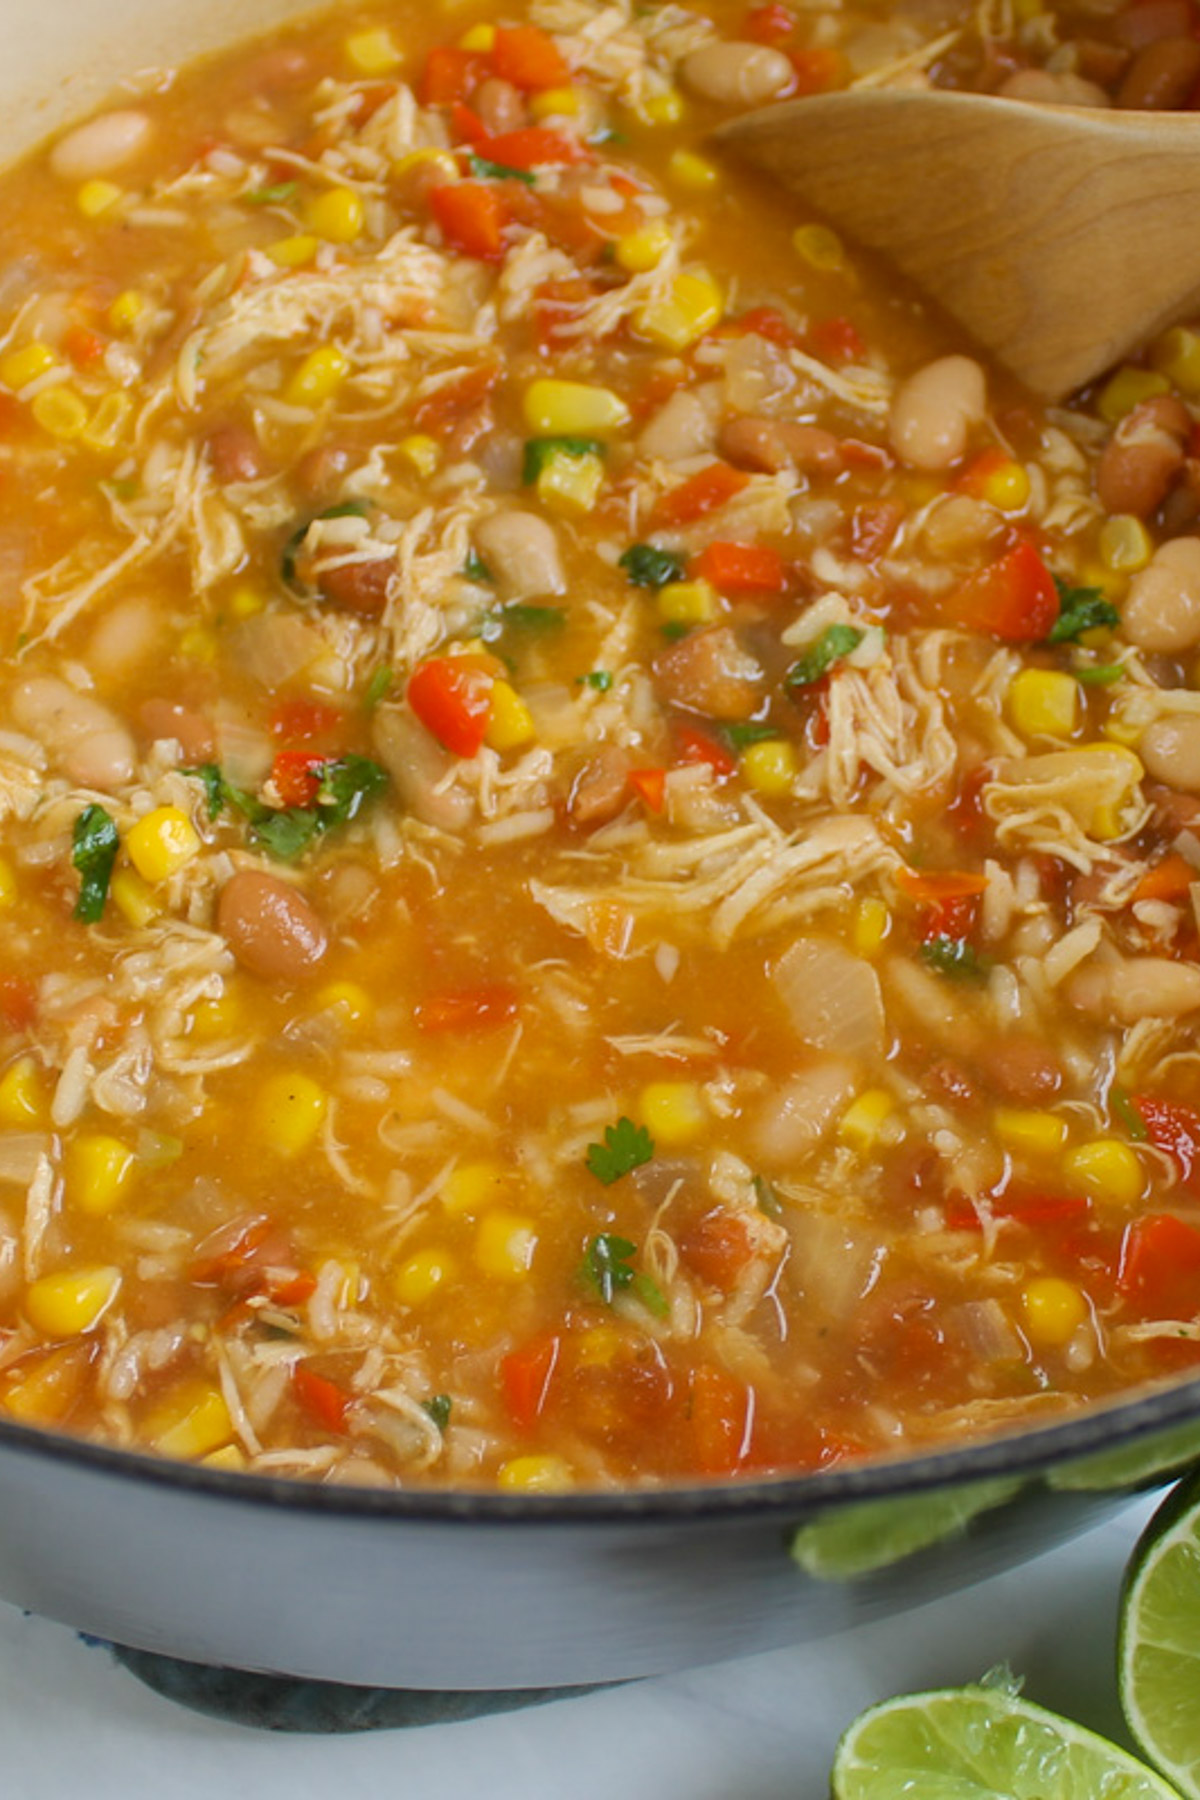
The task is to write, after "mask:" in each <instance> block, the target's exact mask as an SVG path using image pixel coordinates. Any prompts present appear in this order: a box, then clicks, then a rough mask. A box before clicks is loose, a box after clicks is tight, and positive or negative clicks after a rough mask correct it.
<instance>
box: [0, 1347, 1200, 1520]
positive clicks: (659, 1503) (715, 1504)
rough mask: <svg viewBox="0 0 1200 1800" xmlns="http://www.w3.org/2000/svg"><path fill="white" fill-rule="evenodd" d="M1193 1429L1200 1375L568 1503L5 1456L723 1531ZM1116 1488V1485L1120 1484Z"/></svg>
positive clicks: (12, 1426) (393, 1516)
mask: <svg viewBox="0 0 1200 1800" xmlns="http://www.w3.org/2000/svg"><path fill="white" fill-rule="evenodd" d="M1189 1420H1195V1422H1196V1424H1197V1427H1198V1428H1200V1376H1196V1377H1192V1378H1191V1379H1188V1380H1186V1381H1181V1382H1173V1383H1171V1384H1170V1385H1169V1386H1168V1385H1165V1384H1160V1385H1157V1386H1155V1387H1154V1388H1153V1389H1152V1390H1151V1391H1150V1392H1149V1393H1144V1392H1143V1393H1141V1394H1140V1395H1139V1396H1138V1397H1137V1398H1134V1399H1126V1400H1119V1401H1116V1402H1114V1403H1104V1404H1101V1405H1093V1406H1091V1407H1089V1408H1087V1410H1086V1411H1081V1412H1079V1413H1073V1414H1071V1415H1070V1416H1069V1417H1068V1418H1066V1419H1061V1420H1056V1421H1055V1422H1054V1423H1053V1424H1049V1425H1045V1426H1039V1427H1036V1428H1034V1429H1032V1430H1024V1431H1010V1432H1008V1433H1005V1434H998V1435H993V1436H991V1437H988V1438H985V1439H982V1440H980V1441H978V1442H975V1443H971V1444H968V1445H966V1446H964V1447H962V1448H952V1449H948V1450H947V1449H943V1450H932V1451H929V1452H927V1453H925V1454H923V1455H920V1456H894V1457H889V1458H878V1459H875V1460H873V1461H871V1462H868V1463H862V1464H857V1465H855V1464H851V1465H849V1466H846V1467H839V1468H833V1469H829V1470H826V1471H817V1472H815V1473H810V1474H805V1475H790V1476H789V1475H782V1476H771V1477H765V1478H762V1479H759V1480H755V1481H746V1480H740V1479H734V1480H728V1481H712V1482H708V1483H693V1484H691V1485H689V1486H680V1487H662V1488H653V1487H645V1488H626V1489H620V1490H616V1491H614V1492H608V1491H595V1490H592V1491H584V1492H578V1493H575V1492H571V1493H565V1494H519V1493H502V1492H497V1491H492V1490H484V1489H458V1490H453V1489H447V1488H369V1487H361V1488H356V1487H333V1486H329V1485H326V1484H324V1483H320V1482H314V1481H302V1480H299V1479H297V1478H294V1477H289V1476H274V1475H256V1474H253V1473H251V1472H246V1473H242V1472H236V1471H232V1470H226V1469H210V1468H205V1467H204V1466H203V1465H202V1464H198V1463H189V1462H176V1461H172V1460H168V1459H167V1458H160V1457H156V1456H151V1455H148V1454H146V1453H144V1452H139V1451H132V1450H123V1449H118V1448H115V1447H113V1446H111V1445H108V1444H99V1443H93V1442H91V1441H90V1440H88V1439H86V1438H74V1437H70V1436H68V1435H67V1434H66V1433H63V1432H49V1431H43V1430H40V1429H38V1428H36V1427H34V1426H30V1425H22V1424H20V1423H18V1422H17V1421H15V1420H9V1419H4V1418H0V1455H3V1454H4V1452H5V1450H6V1449H11V1450H14V1451H16V1452H18V1453H20V1454H22V1455H26V1456H34V1457H38V1458H44V1459H46V1460H48V1461H50V1462H57V1463H65V1464H67V1465H68V1466H74V1467H75V1468H77V1469H78V1470H80V1471H82V1472H88V1473H91V1474H95V1475H99V1476H110V1477H115V1478H116V1479H118V1480H123V1481H129V1482H133V1483H136V1484H138V1485H142V1484H148V1485H149V1486H151V1487H153V1488H158V1489H166V1490H168V1491H172V1490H173V1491H175V1492H177V1493H180V1494H185V1495H191V1496H203V1495H209V1496H211V1497H212V1498H213V1499H216V1500H224V1501H234V1502H240V1503H241V1504H243V1505H247V1504H248V1505H253V1506H264V1507H268V1508H273V1509H283V1510H285V1511H288V1512H291V1513H306V1512H307V1513H312V1514H317V1515H324V1514H333V1515H334V1516H335V1517H338V1516H340V1517H348V1518H358V1519H380V1520H390V1521H397V1522H401V1521H407V1522H409V1523H412V1524H425V1525H435V1524H438V1525H449V1524H459V1525H467V1524H472V1525H479V1524H488V1525H536V1526H544V1525H568V1526H572V1525H573V1526H580V1525H591V1524H595V1525H622V1524H625V1525H630V1524H638V1523H655V1522H661V1523H663V1524H664V1525H665V1524H668V1523H670V1522H671V1521H675V1522H688V1521H690V1522H693V1523H698V1522H703V1523H719V1522H730V1521H739V1520H746V1519H770V1518H772V1517H775V1516H778V1515H787V1516H788V1517H790V1518H795V1517H796V1516H797V1515H803V1516H807V1515H808V1514H811V1513H816V1512H822V1511H825V1510H826V1509H827V1508H830V1507H833V1506H837V1505H846V1504H850V1503H853V1502H856V1501H865V1500H883V1499H888V1498H898V1497H899V1496H901V1495H904V1494H915V1493H921V1492H925V1491H927V1490H932V1489H935V1488H940V1487H946V1486H951V1485H954V1484H956V1483H961V1482H968V1481H977V1480H984V1479H987V1478H989V1477H994V1476H1001V1475H1014V1474H1022V1475H1029V1476H1034V1475H1037V1474H1038V1473H1040V1472H1042V1471H1044V1470H1045V1469H1047V1468H1049V1467H1052V1466H1055V1465H1058V1464H1060V1463H1064V1462H1070V1461H1072V1460H1074V1459H1075V1458H1079V1457H1084V1456H1087V1455H1088V1454H1090V1453H1094V1452H1097V1451H1100V1450H1115V1449H1117V1448H1118V1447H1119V1446H1121V1445H1124V1444H1129V1443H1133V1442H1135V1441H1136V1440H1138V1439H1141V1438H1145V1437H1148V1436H1152V1435H1153V1434H1154V1433H1155V1432H1157V1431H1159V1430H1165V1429H1168V1428H1169V1427H1171V1426H1174V1425H1182V1424H1186V1423H1187V1422H1188V1421H1189ZM1117 1485H1118V1486H1119V1484H1117Z"/></svg>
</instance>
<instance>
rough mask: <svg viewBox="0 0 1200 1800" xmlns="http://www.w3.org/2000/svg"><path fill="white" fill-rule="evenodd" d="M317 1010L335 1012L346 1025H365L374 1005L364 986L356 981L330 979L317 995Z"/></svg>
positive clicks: (370, 1017)
mask: <svg viewBox="0 0 1200 1800" xmlns="http://www.w3.org/2000/svg"><path fill="white" fill-rule="evenodd" d="M317 1010H318V1011H319V1012H335V1013H337V1014H338V1015H339V1017H340V1018H341V1019H342V1020H343V1021H344V1022H345V1023H346V1024H347V1025H365V1024H367V1023H368V1021H369V1020H370V1019H372V1018H373V1017H374V1013H375V1007H374V1004H373V1002H372V1000H371V996H370V994H368V992H367V990H366V988H364V987H360V986H359V984H358V982H357V981H331V982H329V983H328V985H327V986H325V987H323V988H322V989H321V991H320V992H319V993H318V995H317Z"/></svg>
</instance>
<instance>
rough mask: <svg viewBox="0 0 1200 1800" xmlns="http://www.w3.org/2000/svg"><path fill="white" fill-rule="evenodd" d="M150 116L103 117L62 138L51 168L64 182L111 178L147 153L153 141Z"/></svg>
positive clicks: (130, 112) (130, 113)
mask: <svg viewBox="0 0 1200 1800" xmlns="http://www.w3.org/2000/svg"><path fill="white" fill-rule="evenodd" d="M151 129H152V127H151V123H150V118H149V115H148V114H146V113H144V112H135V111H133V110H132V109H128V110H124V111H121V112H108V113H100V115H99V116H98V117H97V118H95V119H88V121H87V122H86V124H83V125H77V126H76V127H75V129H74V131H69V132H68V133H67V135H66V137H64V138H59V140H58V142H57V144H55V146H54V148H53V150H52V151H51V152H50V167H51V169H52V170H53V171H54V173H55V174H56V175H57V176H58V177H59V179H60V180H62V181H90V180H91V179H92V177H93V176H95V175H111V174H112V173H113V171H114V170H115V169H121V168H124V166H125V164H126V163H129V162H132V161H133V159H134V157H135V156H137V155H138V154H139V152H140V151H142V150H144V149H145V147H146V145H147V143H148V142H149V139H150V132H151Z"/></svg>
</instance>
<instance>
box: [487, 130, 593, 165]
mask: <svg viewBox="0 0 1200 1800" xmlns="http://www.w3.org/2000/svg"><path fill="white" fill-rule="evenodd" d="M479 153H480V155H481V156H486V157H487V159H488V161H489V162H494V163H499V164H500V165H501V166H502V167H503V168H505V169H539V168H544V167H545V168H554V167H557V166H559V165H561V164H564V163H589V162H594V161H595V160H596V159H595V157H594V156H593V154H592V152H591V151H590V150H589V149H588V147H587V145H586V144H585V143H584V142H583V141H582V140H581V139H580V138H575V137H571V136H569V135H568V133H567V132H565V131H551V130H550V129H549V127H548V126H546V125H525V126H523V127H522V128H521V129H520V130H519V131H503V132H501V134H500V136H499V137H494V138H488V139H486V140H485V142H484V143H483V144H481V145H480V147H479Z"/></svg>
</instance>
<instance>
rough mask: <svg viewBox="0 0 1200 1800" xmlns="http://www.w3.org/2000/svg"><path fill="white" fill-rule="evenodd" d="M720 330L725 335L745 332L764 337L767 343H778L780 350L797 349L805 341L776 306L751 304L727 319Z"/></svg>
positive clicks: (802, 334)
mask: <svg viewBox="0 0 1200 1800" xmlns="http://www.w3.org/2000/svg"><path fill="white" fill-rule="evenodd" d="M721 331H722V333H723V334H725V335H728V334H731V333H732V334H739V335H740V334H742V333H747V334H750V335H752V336H754V337H760V338H766V340H767V342H768V343H769V344H778V346H779V348H780V349H781V350H799V349H801V348H802V347H803V345H804V341H805V340H804V333H803V332H801V331H797V330H796V327H795V326H794V325H789V324H788V321H787V320H786V319H785V318H784V316H783V314H782V313H781V312H780V311H779V308H778V307H777V306H752V307H751V308H750V309H749V311H748V312H744V313H739V314H738V315H737V317H736V318H735V319H727V320H726V322H725V324H724V325H723V326H722V327H721Z"/></svg>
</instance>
